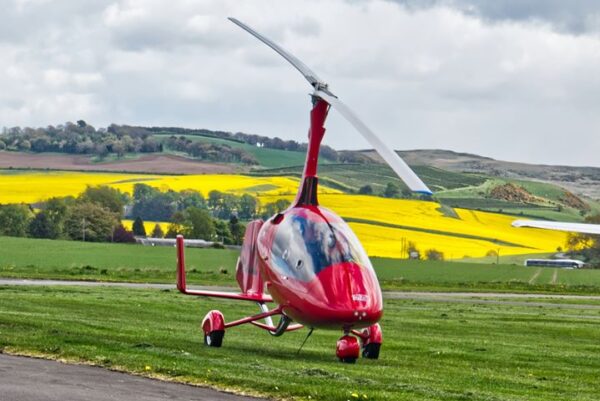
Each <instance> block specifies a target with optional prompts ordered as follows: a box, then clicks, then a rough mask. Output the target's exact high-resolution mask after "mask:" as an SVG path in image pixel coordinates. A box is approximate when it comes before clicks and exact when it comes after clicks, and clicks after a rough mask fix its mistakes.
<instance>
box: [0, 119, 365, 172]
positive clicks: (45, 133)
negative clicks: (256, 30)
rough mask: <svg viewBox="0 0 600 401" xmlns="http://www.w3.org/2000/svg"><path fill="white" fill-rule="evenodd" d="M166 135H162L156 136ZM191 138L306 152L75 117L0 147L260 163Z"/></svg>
mask: <svg viewBox="0 0 600 401" xmlns="http://www.w3.org/2000/svg"><path fill="white" fill-rule="evenodd" d="M157 135H165V136H167V135H168V137H167V138H166V139H161V138H157ZM190 136H199V137H209V138H219V139H225V140H228V141H232V142H239V143H245V144H249V145H253V146H258V147H264V148H269V149H279V150H289V151H300V152H304V151H306V149H307V146H308V145H307V144H306V143H302V142H297V141H294V140H283V139H281V138H278V137H274V138H270V137H267V136H262V135H251V134H245V133H242V132H237V133H231V132H225V131H211V130H206V129H186V128H177V127H139V126H130V125H117V124H111V125H109V126H108V127H106V128H95V127H94V126H92V125H90V124H88V123H86V122H85V121H84V120H79V121H77V122H76V123H73V122H66V123H65V124H59V125H56V126H54V125H49V126H47V127H38V128H32V127H11V128H6V127H5V128H3V129H2V132H0V150H5V149H7V150H14V151H24V152H58V153H68V154H85V155H95V156H98V157H106V156H108V155H109V154H116V155H117V156H119V157H121V156H124V155H125V154H126V153H153V152H162V151H163V150H165V148H167V149H171V150H174V151H178V152H183V153H187V154H188V155H190V156H192V157H196V158H199V159H201V160H207V161H214V162H224V163H230V162H236V163H244V164H249V165H253V164H258V161H257V160H256V158H255V157H254V156H253V155H252V154H251V153H249V152H247V151H246V150H244V149H241V148H239V147H236V146H230V145H227V144H224V143H212V142H210V141H194V140H191V139H190V138H189V137H190ZM320 155H321V157H324V158H327V159H329V160H331V161H336V162H343V163H346V162H347V163H357V162H358V163H364V162H367V161H368V160H367V159H368V158H366V157H364V156H362V155H358V154H355V152H337V151H336V150H335V149H333V148H331V147H329V146H327V145H321V150H320Z"/></svg>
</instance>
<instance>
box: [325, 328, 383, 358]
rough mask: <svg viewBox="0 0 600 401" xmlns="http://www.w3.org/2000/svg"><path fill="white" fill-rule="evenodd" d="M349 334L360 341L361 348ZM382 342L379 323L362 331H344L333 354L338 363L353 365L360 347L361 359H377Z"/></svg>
mask: <svg viewBox="0 0 600 401" xmlns="http://www.w3.org/2000/svg"><path fill="white" fill-rule="evenodd" d="M350 334H354V335H355V336H356V337H358V338H359V339H360V343H361V346H359V345H358V340H357V339H356V337H353V336H351V335H350ZM382 341H383V334H382V331H381V326H380V325H379V323H376V324H374V325H372V326H369V327H367V328H366V329H364V330H362V331H358V330H352V331H344V335H343V336H342V338H340V339H339V340H338V342H337V346H336V350H335V351H336V352H335V353H336V355H337V357H338V359H339V360H340V361H342V362H345V363H355V362H356V360H357V359H358V356H359V354H360V348H361V347H362V356H363V358H367V359H379V351H380V350H381V343H382Z"/></svg>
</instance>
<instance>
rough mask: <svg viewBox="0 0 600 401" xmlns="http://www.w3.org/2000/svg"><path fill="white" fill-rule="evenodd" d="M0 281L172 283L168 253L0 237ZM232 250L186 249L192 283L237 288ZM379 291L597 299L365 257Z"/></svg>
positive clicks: (464, 268)
mask: <svg viewBox="0 0 600 401" xmlns="http://www.w3.org/2000/svg"><path fill="white" fill-rule="evenodd" d="M0 249H1V250H2V252H1V253H0V277H6V278H37V279H68V280H100V281H132V282H152V283H174V282H175V250H174V249H173V248H170V247H143V246H140V245H122V244H94V243H84V242H76V241H59V240H37V239H24V238H11V237H0ZM237 257H238V251H236V250H218V249H195V248H190V249H188V250H187V257H186V261H187V265H188V280H189V282H190V283H193V284H205V285H226V286H232V287H237V283H236V281H235V277H234V273H235V263H236V260H237ZM372 262H373V264H374V266H375V269H376V271H377V274H378V277H379V279H380V281H381V285H382V287H383V288H384V289H401V290H434V291H436V290H438V291H440V290H443V291H486V290H494V291H518V292H522V291H527V292H549V293H556V292H559V293H563V292H572V293H600V270H589V269H583V270H564V269H552V268H529V267H524V266H522V265H520V264H519V265H491V264H477V263H458V262H427V261H409V260H398V259H388V258H372Z"/></svg>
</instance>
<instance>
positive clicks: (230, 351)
mask: <svg viewBox="0 0 600 401" xmlns="http://www.w3.org/2000/svg"><path fill="white" fill-rule="evenodd" d="M215 308H218V309H220V310H222V311H223V313H224V315H225V317H226V319H228V320H232V319H235V318H239V317H242V316H244V315H246V314H249V313H255V312H256V311H257V308H256V306H255V305H252V304H248V305H246V304H240V303H235V302H229V301H213V300H208V299H202V300H198V299H195V298H192V297H186V296H183V295H179V294H177V293H176V292H174V291H169V290H162V291H159V290H124V289H116V288H83V287H18V288H17V287H0V351H3V352H9V353H21V354H29V355H38V356H44V357H49V358H60V359H63V360H68V361H76V362H88V363H92V364H96V365H99V366H104V367H107V368H111V369H117V370H123V371H130V372H134V373H137V374H141V375H149V376H154V377H161V378H170V379H173V380H177V381H181V382H190V383H196V384H201V385H211V386H216V387H217V388H227V389H233V390H237V391H244V392H246V393H250V394H258V395H266V396H271V397H275V398H286V399H290V398H292V399H295V400H309V399H310V400H327V401H346V400H358V399H361V400H445V401H447V400H481V401H483V400H531V401H534V400H540V401H541V400H544V401H546V400H589V401H592V400H597V399H598V394H600V382H599V381H598V372H600V330H598V324H599V323H600V320H599V319H600V306H598V305H577V304H565V305H557V304H556V301H553V302H552V303H548V304H544V303H538V304H536V306H535V307H529V306H527V305H514V304H503V303H498V304H478V303H466V304H465V303H446V302H428V301H419V300H388V301H386V303H385V315H384V318H383V320H382V322H381V323H382V327H383V329H384V343H383V347H382V353H381V358H380V359H379V360H364V359H361V360H359V361H358V362H357V363H356V364H355V365H347V364H341V363H339V362H338V361H337V360H336V358H335V342H336V340H337V339H338V338H339V336H340V333H338V332H335V331H319V330H317V331H315V333H314V334H313V336H312V337H311V338H310V339H309V341H308V342H307V344H306V346H305V347H304V349H303V350H302V352H301V353H300V355H297V354H296V351H297V350H298V347H299V346H300V343H301V342H302V340H303V338H304V336H305V335H306V330H300V331H299V332H294V333H289V334H286V335H284V336H283V337H281V338H277V339H274V338H273V337H270V336H269V335H268V334H267V333H265V332H262V331H259V330H258V329H256V328H254V327H251V326H241V327H237V328H234V329H231V330H229V331H228V332H227V334H226V335H225V340H224V344H223V347H222V348H208V347H205V346H203V344H202V336H201V334H200V333H199V330H198V324H199V322H200V320H201V319H202V317H203V316H204V314H205V313H206V312H207V311H208V310H210V309H215Z"/></svg>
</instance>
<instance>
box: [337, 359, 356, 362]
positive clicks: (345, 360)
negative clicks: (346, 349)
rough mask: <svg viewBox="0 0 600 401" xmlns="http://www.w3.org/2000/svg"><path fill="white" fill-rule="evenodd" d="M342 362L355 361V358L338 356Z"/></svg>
mask: <svg viewBox="0 0 600 401" xmlns="http://www.w3.org/2000/svg"><path fill="white" fill-rule="evenodd" d="M340 361H341V362H343V363H356V358H340Z"/></svg>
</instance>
